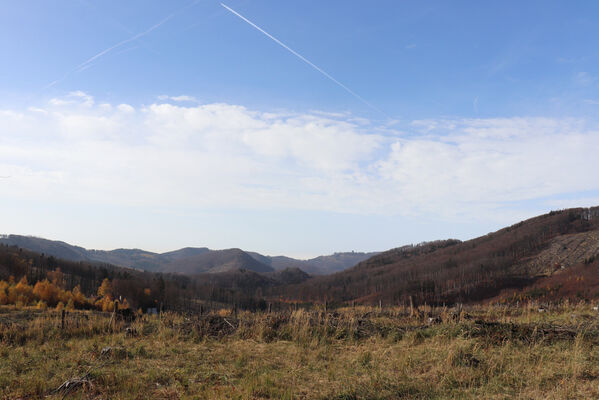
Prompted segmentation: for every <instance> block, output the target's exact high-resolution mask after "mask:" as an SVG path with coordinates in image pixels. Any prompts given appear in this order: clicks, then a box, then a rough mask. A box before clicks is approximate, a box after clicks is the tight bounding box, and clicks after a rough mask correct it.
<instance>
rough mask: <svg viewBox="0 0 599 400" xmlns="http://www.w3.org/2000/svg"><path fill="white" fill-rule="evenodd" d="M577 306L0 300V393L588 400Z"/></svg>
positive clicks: (588, 369)
mask: <svg viewBox="0 0 599 400" xmlns="http://www.w3.org/2000/svg"><path fill="white" fill-rule="evenodd" d="M597 343H599V324H597V311H596V310H594V309H593V307H592V306H591V305H590V304H587V303H583V302H581V303H577V304H570V303H569V302H563V303H561V304H559V305H553V306H550V307H546V308H541V307H539V306H538V305H536V304H534V303H532V302H530V303H527V304H525V305H520V306H518V307H516V306H514V305H500V304H487V305H484V306H482V305H478V306H468V307H463V308H461V307H460V308H457V307H454V308H452V309H448V308H434V309H433V308H430V307H427V306H421V307H415V308H410V307H405V308H404V307H393V308H384V307H383V308H382V309H381V308H378V307H360V306H358V307H346V308H339V309H335V310H330V309H329V310H326V311H325V309H324V308H322V307H321V308H311V309H303V308H301V307H299V308H298V307H290V309H289V310H286V311H280V312H273V313H268V312H248V311H235V310H234V309H221V310H219V311H217V310H214V311H211V312H210V313H207V314H203V315H185V314H179V313H173V312H165V313H162V314H158V315H143V316H138V317H137V318H136V319H134V320H125V319H124V318H121V317H119V314H118V312H116V311H115V312H111V313H107V312H99V311H95V310H72V311H56V310H50V309H47V310H41V309H37V308H33V307H21V308H19V307H16V306H2V307H0V397H2V398H5V399H41V398H48V399H62V398H73V399H147V398H152V399H198V398H200V399H201V398H206V399H267V398H272V399H398V398H405V399H454V398H464V399H479V398H492V399H503V398H522V399H547V398H554V399H564V398H597V397H599V380H598V379H597V378H598V377H599V350H597V346H596V344H597Z"/></svg>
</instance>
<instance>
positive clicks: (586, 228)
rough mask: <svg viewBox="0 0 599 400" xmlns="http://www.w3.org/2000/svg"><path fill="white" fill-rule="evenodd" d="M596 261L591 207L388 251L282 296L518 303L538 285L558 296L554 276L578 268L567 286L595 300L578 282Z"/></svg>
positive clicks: (597, 271)
mask: <svg viewBox="0 0 599 400" xmlns="http://www.w3.org/2000/svg"><path fill="white" fill-rule="evenodd" d="M598 259H599V207H594V208H578V209H569V210H561V211H553V212H550V213H549V214H545V215H541V216H538V217H535V218H531V219H529V220H526V221H522V222H519V223H517V224H515V225H512V226H510V227H507V228H504V229H501V230H499V231H497V232H493V233H490V234H487V235H485V236H482V237H479V238H476V239H472V240H468V241H465V242H461V241H459V240H443V241H436V242H428V243H422V244H420V245H415V246H404V247H400V248H396V249H392V250H389V251H386V252H383V253H380V254H378V255H375V256H374V257H371V258H369V259H367V260H365V261H363V262H361V263H359V264H358V265H356V266H355V267H353V268H350V269H347V270H345V271H343V272H339V273H336V274H332V275H328V276H322V277H315V278H314V279H311V280H310V281H308V282H305V283H302V284H299V285H295V286H293V287H288V288H285V292H286V293H287V295H288V296H294V297H295V298H298V299H303V300H320V301H322V300H324V299H328V300H334V301H350V300H353V301H358V302H364V303H375V302H378V300H382V301H385V302H387V303H404V304H406V303H408V302H409V299H410V298H412V301H414V302H418V303H424V302H427V303H429V304H431V303H435V304H441V303H455V302H468V301H470V302H472V301H484V300H488V299H492V298H497V299H501V298H504V297H505V296H506V295H508V294H509V295H513V294H514V293H517V294H524V295H525V296H524V297H526V293H529V292H534V290H535V288H536V287H537V286H538V284H539V283H540V282H545V283H551V282H554V283H555V285H554V286H552V287H550V289H548V291H549V292H550V293H554V294H555V293H559V290H560V289H561V288H564V287H565V285H564V283H563V282H562V281H563V279H562V277H564V276H566V275H568V274H570V275H571V274H572V272H571V271H573V270H580V269H583V270H585V271H589V272H588V273H586V274H582V272H580V273H579V275H578V276H579V278H581V279H579V281H578V284H574V283H572V282H570V283H569V284H570V286H573V287H574V288H575V289H576V290H577V291H578V292H581V293H587V295H592V296H599V285H598V286H597V287H596V288H594V289H593V288H589V287H588V285H587V284H586V283H584V279H583V278H582V277H583V276H584V275H588V274H590V276H594V275H598V276H599V263H598V261H597V260H598ZM591 272H592V273H591ZM562 274H563V275H562ZM587 282H589V280H588V279H587ZM535 285H536V286H535ZM560 285H561V286H560ZM569 290H570V291H569V292H568V293H572V291H573V290H574V289H572V288H571V289H569ZM537 292H538V291H537ZM591 292H592V293H591ZM537 297H538V296H537Z"/></svg>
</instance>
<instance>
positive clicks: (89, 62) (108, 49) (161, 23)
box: [41, 0, 201, 91]
mask: <svg viewBox="0 0 599 400" xmlns="http://www.w3.org/2000/svg"><path fill="white" fill-rule="evenodd" d="M200 1H201V0H194V1H192V2H191V3H189V4H188V5H186V6H184V7H182V8H180V9H178V10H177V11H175V12H173V13H172V14H170V15H169V16H167V17H166V18H164V19H163V20H161V21H160V22H158V23H157V24H155V25H152V26H151V27H150V28H148V29H146V30H145V31H143V32H140V33H138V34H136V35H133V36H132V37H130V38H128V39H125V40H122V41H120V42H118V43H117V44H115V45H112V46H110V47H108V48H107V49H104V50H102V51H101V52H99V53H98V54H96V55H94V56H93V57H90V58H88V59H87V60H86V61H84V62H83V63H81V64H79V65H78V66H76V67H75V68H73V69H72V70H70V71H68V72H67V73H66V74H64V76H63V77H62V78H60V79H57V80H55V81H53V82H50V83H49V84H48V85H46V86H44V87H43V88H42V89H41V91H44V90H46V89H49V88H51V87H52V86H54V85H56V84H58V83H60V82H62V81H63V80H65V79H66V78H67V77H68V76H69V75H70V74H71V73H73V72H78V71H81V70H83V69H85V68H87V67H88V66H89V65H90V64H91V63H92V62H94V61H95V60H97V59H98V58H100V57H102V56H104V55H106V54H108V53H110V52H111V51H112V50H114V49H116V48H119V47H121V46H123V45H125V44H127V43H130V42H133V41H135V40H137V39H139V38H142V37H144V36H146V35H148V34H149V33H151V32H152V31H153V30H155V29H157V28H159V27H160V26H162V25H164V24H165V23H166V22H168V20H170V19H172V18H173V17H174V16H176V15H177V14H179V13H180V12H181V11H183V10H185V9H187V8H189V7H191V6H193V5H195V4H196V3H198V2H200Z"/></svg>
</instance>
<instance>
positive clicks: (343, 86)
mask: <svg viewBox="0 0 599 400" xmlns="http://www.w3.org/2000/svg"><path fill="white" fill-rule="evenodd" d="M220 5H221V6H223V7H224V8H226V9H227V10H229V11H230V12H231V13H233V14H235V15H237V16H238V17H239V18H241V19H242V20H244V21H245V22H247V23H248V24H250V25H251V26H253V27H254V28H256V29H258V30H259V31H260V32H262V33H263V34H265V35H266V36H268V37H269V38H270V39H272V40H273V41H274V42H275V43H277V44H278V45H280V46H282V47H283V48H285V49H286V50H287V51H289V52H290V53H291V54H293V55H294V56H296V57H297V58H299V59H300V60H302V61H303V62H305V63H306V64H308V65H309V66H311V67H312V68H314V69H315V70H317V71H318V72H320V73H321V74H323V75H324V76H326V77H327V78H329V79H330V80H331V81H333V82H335V83H336V84H337V85H338V86H340V87H342V88H343V89H345V90H346V91H347V92H348V93H349V94H351V95H352V96H354V97H355V98H356V99H358V100H360V101H361V102H362V103H364V104H366V105H367V106H368V107H370V108H372V109H373V110H376V111H378V112H380V113H381V114H383V115H385V116H387V114H386V113H385V112H383V111H382V110H381V109H379V108H377V107H375V106H374V105H372V104H370V103H369V102H368V101H367V100H366V99H364V98H363V97H362V96H360V95H359V94H357V93H356V92H354V91H353V90H351V89H350V88H348V87H347V86H345V85H344V84H343V83H341V82H339V81H338V80H337V79H335V78H333V77H332V76H331V75H330V74H328V73H327V72H326V71H324V70H323V69H322V68H320V67H319V66H318V65H315V64H314V63H313V62H311V61H310V60H308V59H307V58H306V57H304V56H302V55H301V54H299V53H298V52H297V51H295V50H293V49H292V48H290V47H289V46H287V45H286V44H285V43H283V42H281V41H280V40H279V39H277V38H276V37H274V36H273V35H271V34H270V33H268V32H266V31H265V30H264V29H262V28H260V27H259V26H258V25H256V24H254V23H253V22H252V21H250V20H249V19H247V18H246V17H244V16H243V15H241V14H239V13H238V12H237V11H235V10H233V9H232V8H231V7H228V6H227V5H225V4H223V3H220ZM387 117H388V116H387Z"/></svg>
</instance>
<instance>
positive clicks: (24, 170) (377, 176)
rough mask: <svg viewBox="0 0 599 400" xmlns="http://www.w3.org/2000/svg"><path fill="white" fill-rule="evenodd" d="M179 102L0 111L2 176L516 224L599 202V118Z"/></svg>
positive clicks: (245, 205) (79, 99)
mask: <svg viewBox="0 0 599 400" xmlns="http://www.w3.org/2000/svg"><path fill="white" fill-rule="evenodd" d="M179 97H181V96H179ZM186 98H187V97H186ZM168 100H170V99H169V98H167V97H163V98H162V100H160V99H159V101H158V102H156V103H154V104H150V105H145V106H140V107H134V106H132V105H128V104H107V103H99V102H98V101H96V100H95V99H94V98H93V97H92V96H90V95H88V94H86V93H83V92H73V93H71V94H69V95H67V96H65V97H64V98H60V99H52V100H50V101H49V102H48V103H47V104H45V105H42V106H38V107H35V108H33V107H32V108H29V109H27V110H0V175H2V176H10V177H11V179H4V180H2V181H0V187H1V190H2V193H3V195H4V196H8V197H10V198H13V199H19V198H23V199H25V198H26V199H32V198H35V199H39V201H47V200H52V201H57V202H65V203H69V202H77V203H88V204H111V205H120V204H122V205H127V206H131V205H133V206H137V205H140V206H150V207H153V206H156V207H165V206H167V207H171V206H172V207H178V206H180V207H192V208H203V207H208V208H209V207H225V208H235V209H273V208H276V209H296V210H298V209H299V210H319V211H333V212H343V213H352V214H366V215H368V214H378V215H406V216H423V215H426V216H427V217H428V218H431V217H432V218H440V219H444V220H452V219H457V218H465V217H467V218H474V219H476V218H486V219H487V220H489V219H494V218H497V219H500V220H503V219H508V221H509V219H510V218H514V216H518V215H521V214H525V211H524V210H527V209H529V205H530V202H534V204H535V207H536V208H539V209H543V208H544V209H549V208H552V207H554V208H555V207H556V206H574V205H587V204H580V201H585V202H589V203H599V196H594V195H593V192H594V191H598V190H599V180H597V179H595V178H594V177H593V175H592V174H593V171H596V170H597V167H598V164H599V162H598V161H597V160H598V158H597V154H599V129H598V127H597V126H596V125H594V124H593V123H592V122H589V121H585V120H579V119H552V118H526V117H522V118H498V119H447V118H444V119H433V120H421V121H409V122H406V123H403V124H400V125H399V127H400V128H397V127H396V128H395V129H391V128H389V127H386V126H377V125H375V124H373V123H370V122H368V121H365V120H363V119H359V118H353V117H352V116H351V115H346V114H327V113H322V112H312V113H282V112H263V111H257V110H251V109H248V108H246V107H243V106H240V105H232V104H200V105H189V106H188V105H182V104H179V103H176V100H175V104H173V103H171V102H168ZM589 193H590V194H589Z"/></svg>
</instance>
